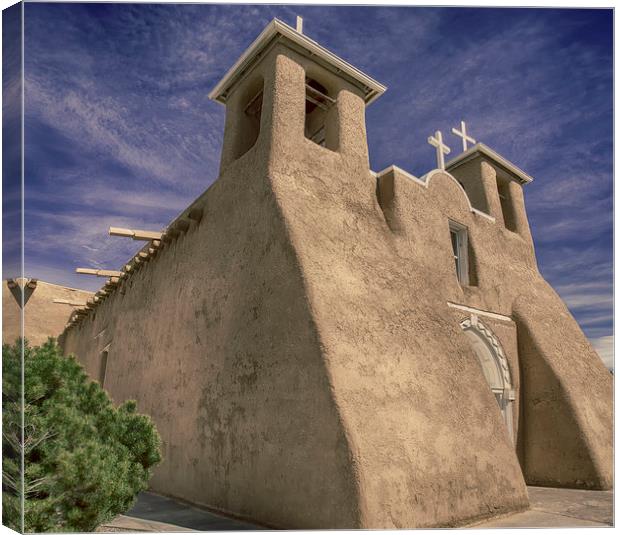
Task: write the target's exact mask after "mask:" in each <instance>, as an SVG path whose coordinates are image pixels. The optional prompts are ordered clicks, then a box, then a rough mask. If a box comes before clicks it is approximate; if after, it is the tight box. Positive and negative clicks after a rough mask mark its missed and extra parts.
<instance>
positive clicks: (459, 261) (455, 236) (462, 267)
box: [450, 221, 469, 286]
mask: <svg viewBox="0 0 620 535" xmlns="http://www.w3.org/2000/svg"><path fill="white" fill-rule="evenodd" d="M450 239H451V241H452V255H453V256H454V267H455V269H456V277H457V279H458V281H459V283H460V284H462V285H465V286H467V285H469V258H468V255H467V249H468V245H467V228H466V227H464V226H463V225H461V224H459V223H455V222H454V221H450Z"/></svg>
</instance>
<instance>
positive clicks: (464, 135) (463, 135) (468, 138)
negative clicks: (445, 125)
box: [452, 121, 476, 152]
mask: <svg viewBox="0 0 620 535" xmlns="http://www.w3.org/2000/svg"><path fill="white" fill-rule="evenodd" d="M452 133H453V134H454V135H456V136H459V137H460V138H463V152H465V151H466V150H467V142H468V141H469V142H471V143H472V144H475V143H476V140H475V139H474V138H473V137H471V136H468V135H467V126H466V125H465V121H461V129H460V130H457V129H456V128H453V129H452Z"/></svg>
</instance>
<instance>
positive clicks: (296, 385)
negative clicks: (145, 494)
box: [64, 135, 362, 528]
mask: <svg viewBox="0 0 620 535" xmlns="http://www.w3.org/2000/svg"><path fill="white" fill-rule="evenodd" d="M267 141H268V140H267V139H265V136H263V135H261V137H260V138H259V142H258V144H257V145H256V146H255V147H254V149H251V150H250V151H249V152H248V153H246V154H245V155H244V157H242V158H241V159H239V160H237V161H236V162H234V163H233V164H231V165H230V166H229V169H228V172H227V173H226V174H225V175H223V176H221V177H220V179H219V180H218V181H217V182H216V183H215V184H214V185H213V186H212V187H211V188H210V189H209V190H208V191H207V193H206V194H204V195H203V197H202V198H201V199H199V201H198V204H201V203H204V204H201V207H203V209H204V216H203V219H202V221H201V222H200V224H199V225H195V224H193V226H192V227H191V228H190V230H188V232H187V233H186V234H185V235H183V236H181V237H179V238H178V239H177V240H176V241H175V242H174V243H173V244H171V245H168V246H166V247H165V248H164V249H163V250H162V251H161V252H159V253H158V254H157V256H156V257H155V258H154V259H153V260H151V261H150V262H149V263H148V264H147V265H146V266H145V267H143V268H141V270H140V271H138V272H137V273H136V274H134V275H132V276H131V277H129V278H128V280H127V282H124V283H123V286H121V288H119V289H118V290H117V291H116V292H115V293H114V294H113V295H112V296H111V297H109V298H108V299H106V300H105V301H104V302H103V304H101V305H100V306H99V307H97V309H96V312H95V313H94V318H93V319H92V320H91V319H86V320H84V321H83V322H82V323H81V324H80V326H77V327H74V328H72V329H70V330H69V331H68V333H67V335H66V339H65V341H64V348H65V351H66V353H75V354H76V355H78V356H79V359H80V361H81V362H83V363H84V364H85V366H86V368H87V369H88V370H89V372H90V373H91V375H92V376H94V377H97V373H98V370H99V365H100V362H99V359H100V351H101V350H102V349H103V348H104V347H106V346H107V344H110V346H109V355H108V364H107V374H106V379H105V388H106V389H107V390H108V392H109V393H110V394H111V395H112V397H113V398H114V400H115V401H117V402H121V401H123V400H125V399H130V398H131V399H136V400H137V402H138V410H140V411H141V412H145V413H148V414H150V415H151V416H152V417H153V419H154V421H155V424H156V426H157V429H158V430H159V432H160V434H161V436H162V439H163V463H162V464H161V465H160V466H159V467H158V468H157V469H156V470H155V475H154V477H153V479H152V481H151V486H152V489H153V490H154V491H155V492H160V493H163V494H167V495H172V496H176V497H179V498H182V499H185V500H188V501H190V502H193V503H196V504H200V505H205V506H209V507H211V508H215V509H218V510H221V511H225V512H232V513H234V514H235V515H237V516H241V517H245V518H249V519H252V520H254V521H256V522H259V523H261V524H265V525H273V526H278V527H306V528H314V527H334V528H338V527H360V526H361V525H362V523H361V518H360V512H359V506H358V503H359V498H358V488H357V480H356V478H355V472H356V466H355V464H354V463H352V462H351V458H350V451H349V444H348V439H347V436H346V434H345V433H344V431H343V426H342V422H341V419H340V415H339V412H338V409H337V406H336V404H335V401H334V398H333V385H332V384H331V376H330V372H329V370H328V368H327V366H326V363H325V361H324V359H323V356H322V352H321V344H320V341H319V339H318V334H317V326H316V323H315V319H314V317H313V314H312V311H311V308H310V303H309V301H308V298H307V293H306V289H305V280H304V277H303V274H302V272H301V270H300V268H299V264H298V260H297V256H296V252H295V250H294V248H293V247H292V246H291V240H290V237H289V234H288V228H287V226H286V224H285V221H284V219H283V217H282V214H281V212H280V209H279V206H278V204H277V202H276V199H275V197H274V194H273V191H272V188H271V183H270V177H269V176H267V174H266V170H265V168H264V165H263V162H261V160H260V158H257V157H256V155H257V153H258V154H260V153H261V151H263V152H264V148H263V146H264V145H263V144H264V143H266V142H267Z"/></svg>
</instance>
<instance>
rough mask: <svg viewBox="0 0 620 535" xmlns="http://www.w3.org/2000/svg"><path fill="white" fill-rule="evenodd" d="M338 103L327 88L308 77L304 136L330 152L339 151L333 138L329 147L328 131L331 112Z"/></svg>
mask: <svg viewBox="0 0 620 535" xmlns="http://www.w3.org/2000/svg"><path fill="white" fill-rule="evenodd" d="M335 104H336V101H335V100H334V99H333V98H332V97H331V96H330V95H329V94H328V90H327V88H326V87H325V86H324V85H322V84H321V83H320V82H317V81H316V80H314V79H313V78H310V77H306V120H305V126H304V134H305V136H306V137H307V138H308V139H309V140H310V141H314V142H315V143H316V144H317V145H320V146H321V147H325V148H327V149H330V150H337V149H338V147H337V146H334V145H337V144H336V143H334V141H333V139H332V136H329V137H330V142H329V146H328V142H327V138H328V136H327V129H328V128H329V125H328V120H329V110H330V109H331V107H332V106H334V105H335Z"/></svg>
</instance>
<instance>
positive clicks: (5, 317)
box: [2, 281, 92, 346]
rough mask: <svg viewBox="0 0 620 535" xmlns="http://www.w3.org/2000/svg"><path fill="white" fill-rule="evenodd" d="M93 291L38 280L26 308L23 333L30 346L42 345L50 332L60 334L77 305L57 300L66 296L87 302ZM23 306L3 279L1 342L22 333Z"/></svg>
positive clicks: (73, 299)
mask: <svg viewBox="0 0 620 535" xmlns="http://www.w3.org/2000/svg"><path fill="white" fill-rule="evenodd" d="M91 296H92V293H91V292H87V291H84V290H77V289H74V288H67V287H65V286H59V285H57V284H50V283H48V282H43V281H37V286H36V288H35V290H34V292H33V294H32V295H31V296H30V299H29V300H28V302H27V303H26V307H25V309H24V321H25V325H24V335H25V337H26V339H27V340H28V342H29V344H30V345H31V346H36V345H41V344H42V343H44V342H45V341H46V340H47V339H48V338H49V337H50V336H53V337H55V338H57V337H58V336H59V335H60V334H61V333H62V331H63V329H64V328H65V325H66V323H67V320H68V319H69V315H70V314H71V311H72V310H73V309H74V307H72V306H69V305H65V304H58V303H54V299H64V300H65V301H71V302H76V303H85V302H86V300H87V299H88V298H89V297H91ZM20 312H21V311H20V308H19V306H18V304H17V301H16V300H15V297H13V294H12V293H11V291H10V290H9V287H8V286H7V282H6V281H3V282H2V343H5V344H12V343H14V342H15V340H16V339H17V338H18V337H19V336H21V314H20Z"/></svg>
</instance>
